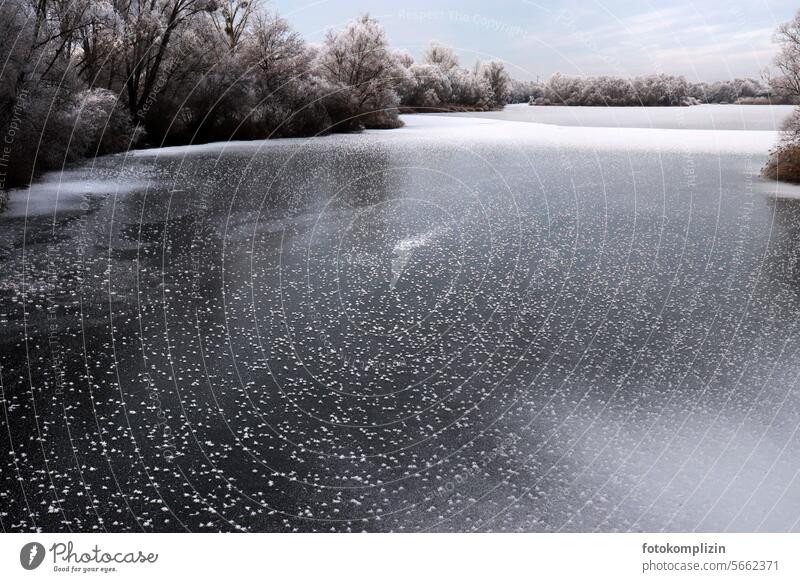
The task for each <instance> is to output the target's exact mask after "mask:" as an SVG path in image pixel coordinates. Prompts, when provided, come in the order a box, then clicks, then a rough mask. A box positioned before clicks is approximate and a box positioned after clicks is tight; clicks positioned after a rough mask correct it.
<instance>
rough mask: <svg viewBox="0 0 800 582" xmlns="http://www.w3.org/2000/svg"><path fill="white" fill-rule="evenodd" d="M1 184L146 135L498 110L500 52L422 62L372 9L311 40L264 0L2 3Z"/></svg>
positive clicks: (230, 133)
mask: <svg viewBox="0 0 800 582" xmlns="http://www.w3.org/2000/svg"><path fill="white" fill-rule="evenodd" d="M0 62H3V63H5V64H4V68H3V70H2V79H0V134H2V135H0V140H2V141H3V146H2V148H3V149H2V156H1V157H0V191H2V190H3V189H5V188H7V187H10V186H13V185H19V184H25V183H27V182H28V181H29V180H30V179H31V178H32V176H33V175H35V174H36V172H38V171H41V170H44V169H49V168H57V167H60V166H62V165H63V164H64V163H67V162H70V161H73V160H76V159H79V158H82V157H87V156H95V155H99V154H105V153H112V152H119V151H123V150H125V149H128V148H130V147H132V146H136V145H140V144H145V143H146V144H149V145H159V144H162V143H164V144H171V145H174V144H185V143H198V142H208V141H214V140H227V139H255V138H269V137H287V136H312V135H316V134H319V133H324V132H335V131H352V130H357V129H360V128H362V127H367V128H391V127H397V126H399V125H401V122H400V120H399V119H398V108H400V107H408V108H421V109H422V110H442V109H458V108H462V109H489V108H497V107H501V106H502V105H503V104H505V103H506V102H507V101H508V99H509V98H510V89H511V79H510V78H509V76H508V74H507V73H506V70H505V67H504V65H503V63H502V62H500V61H491V62H484V63H481V62H478V63H476V64H475V66H474V67H472V68H469V69H466V68H463V67H461V66H460V64H459V62H458V58H457V57H456V55H455V53H454V52H453V51H452V50H451V49H448V48H446V47H442V46H438V45H432V46H431V47H430V48H429V49H428V50H427V51H426V52H425V56H424V59H423V62H421V63H415V62H414V59H413V58H412V57H411V55H409V54H408V53H406V52H399V51H393V50H392V49H391V48H390V47H389V43H388V40H387V38H386V34H385V32H384V29H383V27H382V26H381V24H380V23H379V22H377V21H376V20H375V19H373V18H370V17H369V16H362V17H360V18H358V19H356V20H354V21H353V22H351V23H350V24H348V25H347V26H345V27H344V28H343V29H341V30H331V31H330V32H328V33H327V35H326V36H325V38H324V40H323V42H322V43H321V44H319V45H311V44H308V43H306V42H305V41H304V40H303V39H302V38H301V37H300V35H299V34H298V33H297V32H295V31H293V30H292V29H291V27H290V26H289V23H288V22H287V21H286V20H284V19H283V18H281V17H279V16H278V15H276V14H274V13H273V12H271V11H269V10H267V9H266V8H265V7H264V6H263V5H262V4H261V2H260V0H248V1H242V0H148V1H147V2H131V1H130V0H108V1H103V2H98V1H97V0H69V1H61V0H5V1H4V2H2V3H0Z"/></svg>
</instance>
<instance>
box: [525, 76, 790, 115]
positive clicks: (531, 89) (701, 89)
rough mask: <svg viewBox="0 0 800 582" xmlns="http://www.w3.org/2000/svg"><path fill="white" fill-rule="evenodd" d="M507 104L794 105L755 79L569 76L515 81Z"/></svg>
mask: <svg viewBox="0 0 800 582" xmlns="http://www.w3.org/2000/svg"><path fill="white" fill-rule="evenodd" d="M511 100H512V101H513V102H515V103H530V104H531V105H583V106H606V107H608V106H611V107H614V106H620V107H621V106H670V105H672V106H675V105H697V104H700V103H752V104H758V103H764V104H768V103H773V104H774V103H796V98H794V97H792V96H791V94H790V93H789V92H787V91H785V90H784V88H783V87H782V86H780V85H779V84H773V86H767V85H766V84H764V83H762V82H761V81H759V80H756V79H733V80H731V81H719V82H716V83H690V82H688V81H687V80H686V79H685V78H684V77H682V76H674V75H646V76H641V77H633V78H630V79H626V78H622V77H607V76H601V77H570V76H567V75H561V74H555V75H553V76H552V77H550V79H549V80H547V81H546V82H544V83H535V82H525V81H514V82H513V84H512V91H511Z"/></svg>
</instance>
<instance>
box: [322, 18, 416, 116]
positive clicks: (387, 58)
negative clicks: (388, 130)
mask: <svg viewBox="0 0 800 582" xmlns="http://www.w3.org/2000/svg"><path fill="white" fill-rule="evenodd" d="M317 67H318V69H319V71H320V72H321V74H322V76H323V77H324V78H325V80H327V81H328V82H329V83H331V85H332V86H333V88H334V91H333V93H332V95H331V102H332V107H333V108H335V109H336V110H337V111H336V115H335V117H336V118H337V121H339V122H342V123H346V124H350V123H351V122H355V123H363V124H364V125H367V126H380V127H383V126H389V127H391V126H396V125H397V124H398V123H399V122H398V119H397V114H396V111H395V110H394V108H395V107H396V106H397V105H398V103H399V99H398V96H397V93H396V92H395V90H394V89H395V82H396V79H397V78H398V77H399V76H400V75H401V74H402V73H401V72H400V71H399V63H398V61H397V58H396V56H395V55H394V54H393V53H392V52H391V51H390V50H389V42H388V40H387V38H386V32H385V31H384V29H383V26H382V25H381V24H380V23H379V22H378V21H377V20H375V19H374V18H371V17H370V16H369V15H364V16H362V17H360V18H358V19H356V20H354V21H353V22H351V23H349V24H348V25H347V26H346V27H345V28H344V29H343V30H341V31H338V32H337V31H333V30H331V31H329V32H328V34H327V35H326V36H325V43H324V46H323V48H322V50H321V52H320V54H319V57H318V59H317Z"/></svg>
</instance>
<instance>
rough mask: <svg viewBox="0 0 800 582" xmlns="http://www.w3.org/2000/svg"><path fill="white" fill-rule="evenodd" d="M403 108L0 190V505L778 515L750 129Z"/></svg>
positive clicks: (240, 521)
mask: <svg viewBox="0 0 800 582" xmlns="http://www.w3.org/2000/svg"><path fill="white" fill-rule="evenodd" d="M763 111H764V112H766V113H768V112H769V110H768V109H765V110H763ZM766 113H765V114H766ZM577 115H581V114H580V113H577ZM592 115H595V114H594V113H593V114H592ZM615 115H616V113H615ZM404 119H405V121H406V126H405V127H404V128H402V129H400V130H396V131H368V132H364V133H362V134H354V135H334V136H328V137H325V138H321V139H312V140H276V141H271V142H247V143H232V144H209V145H204V146H190V147H184V148H174V149H173V148H170V149H167V150H162V151H144V152H136V153H134V154H133V155H130V156H127V157H126V156H112V157H107V158H102V159H99V160H95V161H93V162H91V163H89V164H87V166H86V167H80V168H75V169H73V170H71V171H70V173H67V174H65V175H63V176H61V175H59V174H55V175H51V176H49V177H48V178H47V181H46V182H45V183H44V184H43V185H37V186H35V187H33V188H32V189H31V191H32V192H34V193H36V192H38V193H39V194H40V195H41V197H42V199H43V200H45V201H49V199H48V197H47V195H46V193H48V192H50V193H55V192H58V193H59V203H58V207H59V208H62V203H63V202H64V198H63V197H64V196H65V195H66V194H68V195H69V196H74V197H75V200H86V201H88V203H89V208H88V210H86V211H85V212H81V213H80V215H79V216H75V215H73V214H71V213H69V212H66V213H56V214H57V217H56V218H57V219H56V220H53V215H52V214H51V213H50V210H47V211H46V212H45V213H44V214H40V215H31V214H29V215H28V217H27V220H25V221H23V220H20V218H19V217H18V216H16V215H18V213H19V210H18V208H19V206H16V207H15V208H17V210H15V212H14V213H12V214H5V215H2V216H0V253H2V260H0V323H2V326H0V341H2V347H1V348H0V374H1V378H2V382H0V389H2V394H0V396H2V398H0V406H2V407H3V410H4V414H0V423H4V424H5V425H6V426H2V427H0V434H2V435H6V436H4V437H2V438H3V439H4V440H3V445H2V446H3V447H4V450H3V453H4V454H3V455H2V459H3V460H2V463H3V464H2V470H1V471H0V493H2V495H3V499H4V503H3V510H2V521H3V524H4V527H6V529H9V530H25V531H28V530H32V529H34V528H41V529H42V530H46V531H67V530H70V529H71V530H73V531H95V530H98V531H102V530H103V529H108V530H111V531H141V530H144V531H185V530H192V531H210V530H219V529H221V530H226V531H227V530H230V531H239V530H249V531H360V530H370V531H430V530H434V531H472V530H476V531H594V530H598V531H641V530H648V531H649V530H667V531H691V530H702V531H723V530H733V531H756V530H767V531H788V530H794V531H797V530H798V529H799V528H800V526H799V525H798V524H799V523H800V521H798V518H799V517H800V482H798V480H797V479H796V472H797V462H796V460H797V458H800V440H799V439H798V436H800V435H798V426H800V396H799V393H798V390H797V379H798V377H800V365H799V364H798V350H797V346H796V343H797V342H796V336H797V324H798V314H800V286H799V285H800V283H799V282H800V278H798V275H800V204H798V201H797V200H796V199H794V194H793V193H794V192H795V191H796V190H797V188H796V187H789V186H785V185H780V186H777V185H776V184H774V183H771V182H768V181H765V180H762V179H761V178H760V177H759V169H760V167H761V166H762V165H763V163H764V161H765V160H766V157H767V151H768V149H769V147H770V146H771V145H772V143H773V142H774V140H775V138H776V134H775V133H774V132H770V131H764V130H761V129H757V130H753V131H741V130H737V129H727V130H724V131H723V130H719V131H713V130H704V129H685V130H674V129H648V128H638V129H637V128H628V129H617V128H613V129H608V128H578V127H558V126H555V125H548V124H535V123H514V122H509V121H504V120H497V119H484V118H481V117H480V116H478V115H475V116H471V117H455V116H427V115H425V116H406V117H405V118H404ZM613 120H614V118H613V116H610V114H609V117H607V119H606V121H607V122H608V123H610V124H611V121H613ZM611 125H612V126H613V124H611ZM748 127H749V126H748ZM59 182H61V183H62V186H61V188H60V189H59V188H58V187H57V186H55V184H58V183H59ZM117 192H120V193H122V192H124V195H116V193H117ZM87 194H89V195H88V196H87ZM26 200H27V194H26V193H25V192H24V191H18V192H15V193H14V197H13V198H12V204H19V203H20V201H26ZM48 203H49V202H48ZM47 208H52V204H51V205H50V206H48V207H47ZM6 419H7V420H6ZM8 435H11V438H10V439H9V437H8Z"/></svg>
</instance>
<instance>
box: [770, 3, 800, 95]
mask: <svg viewBox="0 0 800 582" xmlns="http://www.w3.org/2000/svg"><path fill="white" fill-rule="evenodd" d="M775 40H776V41H777V43H778V54H777V56H776V57H775V66H776V67H777V68H778V71H779V74H778V75H777V76H776V77H775V79H774V86H775V87H776V88H778V89H780V90H782V91H785V92H786V93H788V94H790V95H793V96H800V11H798V13H797V14H796V15H795V17H794V18H793V19H792V20H790V21H789V22H785V23H783V24H781V25H780V26H779V27H778V30H777V32H776V34H775Z"/></svg>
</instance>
